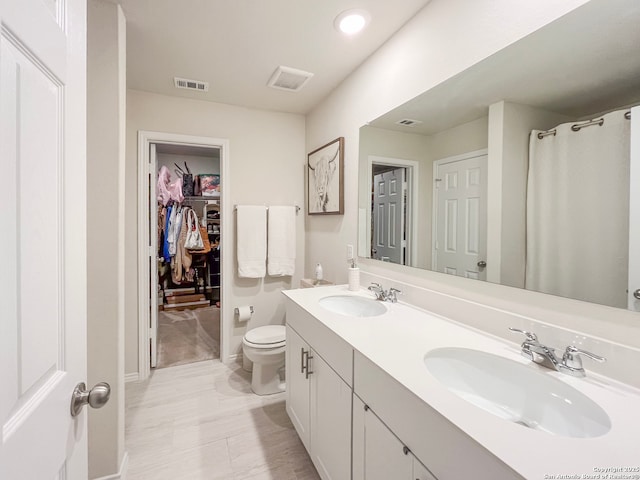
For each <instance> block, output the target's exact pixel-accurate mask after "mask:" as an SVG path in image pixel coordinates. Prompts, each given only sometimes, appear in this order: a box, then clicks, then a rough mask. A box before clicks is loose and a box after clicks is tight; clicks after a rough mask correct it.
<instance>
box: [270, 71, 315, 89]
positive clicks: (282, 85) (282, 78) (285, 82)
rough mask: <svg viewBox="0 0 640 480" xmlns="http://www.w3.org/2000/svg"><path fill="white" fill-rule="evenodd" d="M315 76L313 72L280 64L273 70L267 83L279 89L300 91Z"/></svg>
mask: <svg viewBox="0 0 640 480" xmlns="http://www.w3.org/2000/svg"><path fill="white" fill-rule="evenodd" d="M311 77H313V73H309V72H305V71H303V70H297V69H295V68H291V67H283V66H279V67H278V68H276V71H275V72H273V75H271V78H270V79H269V81H268V82H267V85H268V86H270V87H273V88H277V89H278V90H287V91H288V92H298V91H300V89H302V87H304V86H305V85H306V83H307V82H308V81H309V80H310V79H311Z"/></svg>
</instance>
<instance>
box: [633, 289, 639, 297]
mask: <svg viewBox="0 0 640 480" xmlns="http://www.w3.org/2000/svg"><path fill="white" fill-rule="evenodd" d="M633 296H634V297H635V298H636V299H638V300H640V288H638V289H637V290H634V291H633Z"/></svg>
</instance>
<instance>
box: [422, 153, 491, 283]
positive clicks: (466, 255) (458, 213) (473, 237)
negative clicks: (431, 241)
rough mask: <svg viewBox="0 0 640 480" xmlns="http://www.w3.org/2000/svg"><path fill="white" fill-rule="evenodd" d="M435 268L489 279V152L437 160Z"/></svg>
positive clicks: (480, 278)
mask: <svg viewBox="0 0 640 480" xmlns="http://www.w3.org/2000/svg"><path fill="white" fill-rule="evenodd" d="M435 179H436V180H435V183H436V189H435V195H434V196H435V205H436V209H435V217H434V235H435V246H434V252H433V269H434V270H435V271H438V272H443V273H448V274H451V275H458V276H462V277H467V278H474V279H478V280H486V269H485V268H484V267H485V266H486V263H484V264H483V262H486V254H487V155H486V154H485V155H478V156H473V157H470V158H462V159H455V158H454V159H451V161H449V160H448V159H444V160H442V161H439V162H436V172H435Z"/></svg>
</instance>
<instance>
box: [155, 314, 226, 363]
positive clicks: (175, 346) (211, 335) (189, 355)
mask: <svg viewBox="0 0 640 480" xmlns="http://www.w3.org/2000/svg"><path fill="white" fill-rule="evenodd" d="M219 346H220V309H219V308H216V307H205V308H198V309H196V310H183V311H181V312H174V311H171V312H169V311H159V312H158V358H157V368H164V367H173V366H175V365H183V364H185V363H193V362H200V361H202V360H211V359H215V358H220V349H219Z"/></svg>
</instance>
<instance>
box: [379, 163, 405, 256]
mask: <svg viewBox="0 0 640 480" xmlns="http://www.w3.org/2000/svg"><path fill="white" fill-rule="evenodd" d="M384 170H386V171H384ZM405 170H406V169H405V168H397V167H388V166H387V167H384V166H380V165H374V175H373V186H374V191H373V212H372V218H373V224H372V229H373V232H372V233H373V242H372V246H373V248H372V251H371V258H375V259H377V260H382V261H385V262H391V263H397V264H400V265H404V264H405V257H406V246H407V243H406V239H407V228H406V225H407V221H406V218H407V217H406V214H407V208H406V207H407V182H406V171H405ZM380 172H381V173H380Z"/></svg>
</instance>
